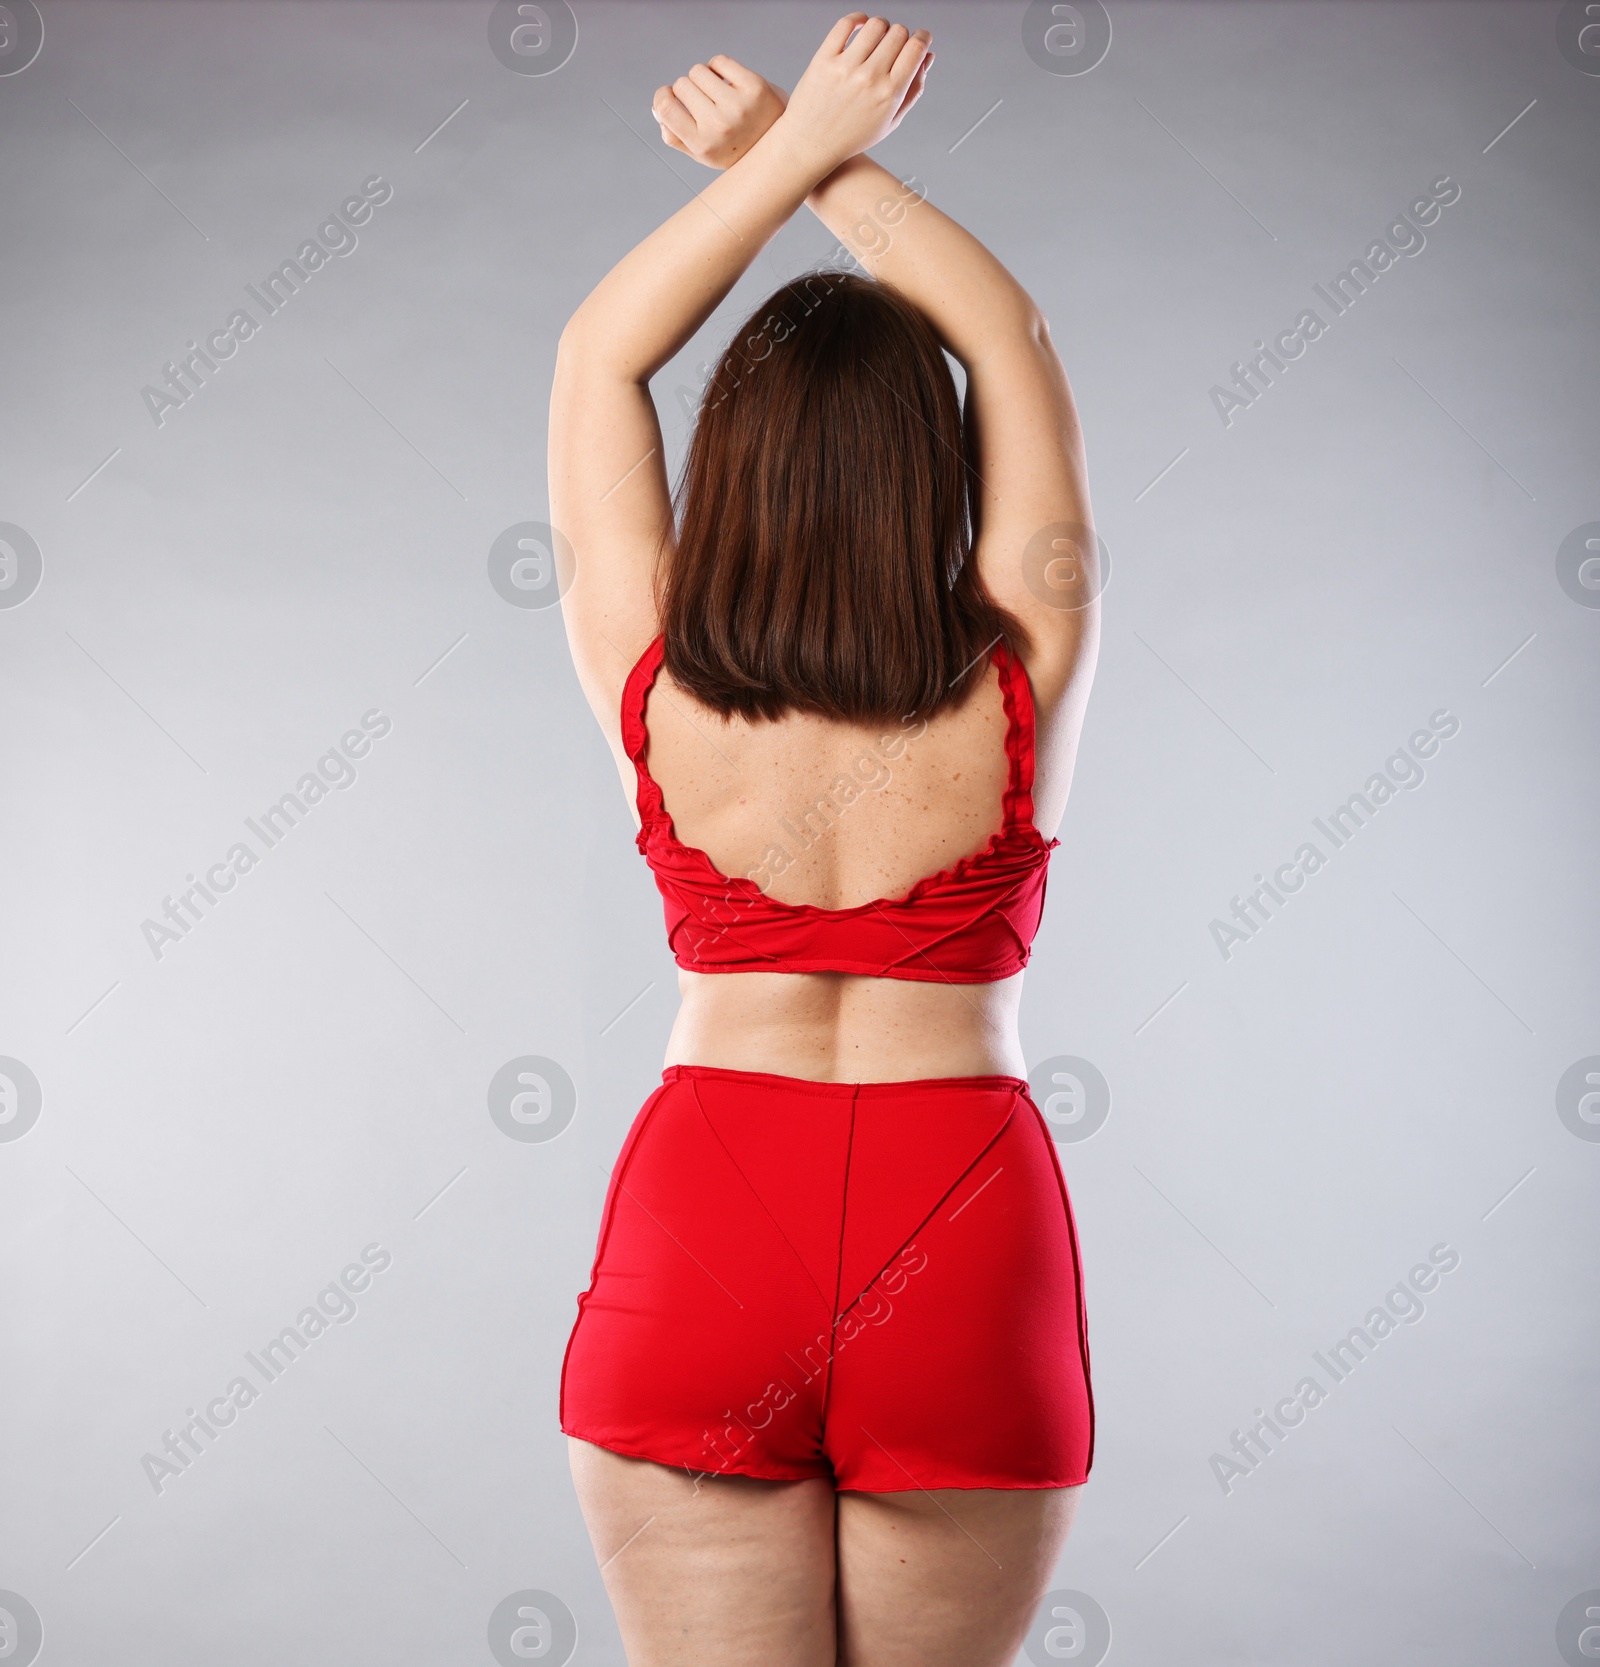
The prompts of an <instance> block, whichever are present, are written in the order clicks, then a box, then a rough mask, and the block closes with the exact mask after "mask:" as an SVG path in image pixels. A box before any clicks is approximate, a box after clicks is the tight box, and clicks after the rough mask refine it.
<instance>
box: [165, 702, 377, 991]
mask: <svg viewBox="0 0 1600 1667" xmlns="http://www.w3.org/2000/svg"><path fill="white" fill-rule="evenodd" d="M393 728H394V722H393V720H392V719H391V718H389V717H388V716H387V715H386V714H385V713H383V712H381V711H379V710H378V708H377V707H376V706H374V707H372V708H371V710H370V711H367V712H364V713H362V715H361V728H360V729H347V730H346V731H345V732H344V734H343V735H341V736H340V737H339V744H338V746H336V747H329V748H328V750H327V751H326V752H325V753H324V754H323V755H322V757H321V758H319V759H318V760H317V767H316V769H315V770H307V771H306V773H305V774H304V775H303V776H301V778H300V779H299V781H297V782H296V783H295V785H294V791H293V792H292V793H285V794H284V795H283V796H282V797H281V798H280V799H279V800H278V801H277V803H276V804H271V805H268V806H267V808H266V809H265V810H264V811H262V812H261V815H260V817H259V818H257V817H254V816H247V817H245V819H244V825H245V826H246V827H247V828H248V829H249V830H250V832H251V833H252V834H254V835H255V837H256V838H257V839H258V840H259V841H260V842H261V845H262V850H261V853H260V854H259V855H258V854H257V853H256V851H255V849H254V847H252V846H251V845H250V844H249V843H248V842H247V841H245V840H240V841H239V842H238V844H236V845H230V846H229V847H228V849H227V852H226V853H225V854H224V856H223V858H222V860H221V861H220V862H214V863H212V865H211V866H210V867H209V868H208V869H207V870H206V873H205V879H203V880H201V879H197V878H196V877H195V876H194V875H193V874H190V875H189V876H188V882H189V883H188V887H187V889H185V890H183V891H180V892H179V893H178V895H177V897H176V898H172V897H163V898H162V899H161V903H162V909H161V914H162V920H151V919H148V918H146V919H145V920H142V921H140V923H139V930H140V931H141V932H143V933H144V941H145V944H146V945H147V946H148V948H149V950H150V953H151V954H152V955H153V956H155V958H156V959H157V960H158V961H159V960H160V959H161V957H162V956H163V955H164V954H165V953H166V952H167V949H168V948H169V947H170V946H171V945H172V944H175V943H182V942H183V940H184V939H185V938H186V937H187V936H188V935H189V933H190V931H191V930H192V929H193V928H194V927H195V925H197V924H198V923H199V922H200V921H202V920H204V919H205V918H206V912H207V910H206V908H204V907H202V904H204V905H207V906H209V907H212V908H214V907H215V906H216V904H217V903H218V902H219V901H220V898H219V896H218V894H219V893H221V894H222V895H223V896H226V894H227V893H228V892H230V891H232V890H233V888H234V887H235V886H236V885H238V883H239V881H240V879H241V878H243V876H244V875H246V874H248V873H249V872H250V870H251V869H252V868H254V867H255V866H256V864H257V863H259V862H260V861H261V860H262V858H263V857H265V855H266V853H267V852H268V851H270V850H271V849H272V848H273V847H274V846H275V845H278V844H281V843H282V841H283V839H284V837H285V836H286V835H287V834H288V833H289V831H290V830H291V829H293V828H297V827H299V825H300V823H301V822H302V821H303V820H304V819H305V817H306V815H307V813H308V812H309V811H310V810H311V808H312V806H314V805H319V804H321V803H322V801H323V800H324V799H325V798H327V797H328V795H329V792H330V790H332V789H335V788H337V789H339V790H340V791H341V792H342V791H343V790H344V789H345V788H347V787H353V786H354V785H355V781H356V766H355V761H356V760H358V759H362V758H365V757H366V756H367V754H368V753H369V752H370V751H371V750H372V743H373V742H374V741H375V740H382V739H383V737H384V736H385V735H387V734H388V733H389V731H390V730H391V729H393ZM163 921H164V922H165V924H163Z"/></svg>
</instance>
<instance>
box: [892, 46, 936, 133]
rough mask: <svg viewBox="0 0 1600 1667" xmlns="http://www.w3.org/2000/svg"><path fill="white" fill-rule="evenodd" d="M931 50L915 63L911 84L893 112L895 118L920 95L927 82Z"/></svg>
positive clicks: (931, 56)
mask: <svg viewBox="0 0 1600 1667" xmlns="http://www.w3.org/2000/svg"><path fill="white" fill-rule="evenodd" d="M933 58H934V55H933V53H932V52H929V53H928V55H927V56H926V57H925V58H924V59H923V60H922V62H921V63H920V64H918V65H917V73H916V74H915V75H913V76H912V77H911V85H910V86H909V87H907V88H906V92H905V97H904V98H902V99H901V100H900V107H899V109H898V110H896V112H895V118H894V119H895V120H896V121H897V122H898V121H899V120H900V118H901V117H902V116H903V115H904V114H905V113H906V111H907V110H909V109H910V108H911V106H912V105H913V104H915V103H916V102H917V100H918V99H919V98H921V97H922V89H923V88H924V87H925V86H927V84H928V71H929V70H930V69H932V68H933Z"/></svg>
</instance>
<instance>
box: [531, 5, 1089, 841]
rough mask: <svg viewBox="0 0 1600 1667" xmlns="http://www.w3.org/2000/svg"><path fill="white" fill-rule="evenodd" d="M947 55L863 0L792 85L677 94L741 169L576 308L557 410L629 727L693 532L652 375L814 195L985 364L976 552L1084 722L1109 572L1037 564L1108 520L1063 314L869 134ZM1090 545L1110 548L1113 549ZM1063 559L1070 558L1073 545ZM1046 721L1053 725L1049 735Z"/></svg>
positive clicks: (587, 614) (969, 365) (750, 83)
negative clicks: (676, 507) (1075, 391)
mask: <svg viewBox="0 0 1600 1667" xmlns="http://www.w3.org/2000/svg"><path fill="white" fill-rule="evenodd" d="M858 26H859V27H858ZM932 61H933V54H932V52H931V50H929V47H928V38H927V33H926V31H923V30H919V31H917V32H916V33H915V34H912V33H910V32H909V31H908V30H906V29H905V28H904V26H902V25H899V24H896V25H892V26H891V25H889V24H888V23H886V22H885V21H884V20H883V19H881V18H870V19H869V18H867V17H865V15H864V14H862V13H859V12H856V13H851V14H850V15H848V16H847V17H844V18H841V19H840V20H839V22H838V23H836V24H835V25H834V27H833V29H832V30H831V31H830V32H829V35H828V37H827V39H826V40H824V42H823V44H822V46H821V48H820V49H819V50H818V52H817V54H816V56H815V57H814V58H813V59H812V61H811V63H810V65H809V66H808V67H807V69H806V72H805V74H804V75H803V76H802V77H801V80H800V82H799V83H798V84H797V86H796V87H795V90H794V93H793V94H792V95H791V96H790V97H789V98H788V99H787V101H785V100H784V98H783V95H782V94H781V93H780V92H779V91H778V90H777V89H775V88H773V87H771V86H770V85H769V84H768V83H766V82H765V81H763V80H762V79H761V77H760V76H758V75H755V74H754V73H753V72H752V71H750V70H747V69H745V68H744V67H743V66H742V65H739V64H737V63H735V62H734V61H733V60H732V59H729V58H725V57H717V58H714V59H712V61H711V63H710V64H709V65H698V64H697V65H696V66H695V67H694V68H693V69H692V70H691V71H690V72H689V74H688V75H687V76H684V77H680V78H679V80H678V81H677V82H676V83H674V85H673V86H672V87H671V88H666V87H663V88H662V89H660V90H659V91H658V93H657V95H656V99H655V103H654V110H655V114H656V117H657V120H658V122H659V123H660V124H661V128H662V134H663V138H664V139H666V141H667V142H668V143H669V144H671V145H672V146H673V147H674V148H675V149H678V150H682V151H684V152H685V153H686V154H688V155H691V156H694V157H696V159H697V160H701V161H705V162H707V163H708V164H710V165H711V166H722V167H723V172H721V173H720V174H719V175H718V177H717V178H716V179H714V180H713V181H712V182H711V184H710V185H709V186H708V187H707V188H706V189H705V190H704V191H703V192H701V194H700V195H699V196H698V197H696V198H695V199H694V200H693V201H692V202H690V203H689V204H687V205H686V206H685V207H684V208H682V209H680V210H679V211H678V212H677V213H676V214H674V215H673V216H672V217H671V218H670V219H669V220H667V221H666V222H665V223H664V224H663V225H662V226H660V227H658V228H657V230H656V231H654V232H652V233H651V234H650V236H649V237H647V238H646V239H645V240H644V241H643V242H642V243H640V244H639V245H638V246H637V247H636V248H635V249H634V250H632V251H631V253H629V254H628V255H626V256H625V257H624V258H623V259H622V260H621V261H620V262H618V264H617V265H616V266H615V267H613V268H612V270H611V271H610V272H609V273H607V275H606V276H605V277H604V278H603V279H602V280H601V281H600V283H599V284H598V285H597V286H596V288H595V289H594V290H593V291H592V293H591V294H590V295H589V297H588V298H587V299H586V300H585V301H584V302H583V304H582V305H581V306H580V307H579V308H578V310H577V312H576V313H574V314H573V316H572V319H571V320H570V321H569V323H568V325H567V327H566V330H565V331H564V332H563V334H562V338H561V345H560V349H559V352H558V354H557V361H556V375H555V384H554V388H553V390H552V395H551V408H550V459H549V461H550V505H551V522H552V524H553V525H555V526H556V527H558V528H559V529H560V530H561V532H562V533H563V534H565V536H566V537H567V539H568V540H569V541H570V542H571V544H572V546H573V550H574V553H575V557H576V577H575V579H574V582H573V585H572V588H571V590H570V591H569V592H568V594H567V596H566V598H565V603H564V606H565V613H566V619H567V630H568V636H569V639H570V641H571V644H572V650H573V656H574V660H575V663H576V665H577V669H578V675H579V678H580V681H581V682H582V684H583V686H584V690H585V693H586V694H587V695H588V697H589V700H590V702H591V704H592V705H593V706H594V707H595V710H596V714H597V716H598V717H599V718H600V721H601V724H602V726H603V727H604V728H605V729H606V732H607V735H608V736H609V737H611V738H612V741H613V746H614V747H616V746H617V745H618V741H617V738H616V722H617V720H616V716H615V714H616V710H617V700H618V698H619V697H620V693H621V687H622V682H623V680H624V678H625V677H626V675H627V671H628V667H629V666H630V665H631V664H632V662H633V660H634V659H635V658H636V657H637V656H638V654H639V653H640V652H641V651H642V649H643V648H644V647H645V645H646V644H647V643H648V642H649V641H650V639H651V638H652V637H653V636H654V635H655V631H656V618H655V609H654V602H653V583H652V581H653V575H654V571H655V564H656V562H657V560H658V559H659V557H660V556H661V554H662V553H664V552H666V551H668V550H670V540H671V532H672V522H671V501H670V492H669V488H668V483H667V477H666V466H665V461H664V458H663V454H662V444H661V430H660V424H659V421H658V419H657V416H656V410H655V405H654V402H653V401H652V399H651V397H650V391H649V382H650V378H651V377H652V376H653V375H654V374H655V373H656V372H657V371H658V370H659V369H660V368H661V367H662V366H663V365H664V364H666V363H667V362H668V360H670V359H671V358H672V357H673V355H674V354H676V353H677V352H678V351H679V350H680V349H681V348H682V347H683V346H684V344H685V343H686V342H687V341H689V339H690V338H691V337H692V336H693V335H694V333H695V331H697V330H698V329H699V328H700V326H701V325H702V324H703V323H704V322H705V320H706V319H707V318H708V317H709V316H710V314H711V313H712V311H713V310H714V309H715V308H716V307H717V306H718V304H719V303H720V302H721V301H722V299H723V298H724V297H725V296H726V295H727V294H728V292H729V290H731V289H732V287H733V285H734V284H735V283H736V282H737V281H738V279H739V278H740V277H741V276H742V275H743V273H744V272H745V271H746V270H747V269H748V267H749V266H750V264H751V262H752V261H754V259H755V257H756V255H757V254H758V253H759V252H760V250H761V249H762V248H763V247H764V246H765V245H766V243H767V242H768V240H769V239H770V238H772V237H773V236H774V235H775V234H776V232H777V231H778V230H779V228H780V227H781V226H782V225H783V224H784V223H785V222H786V221H787V220H788V219H789V218H790V217H791V216H792V215H793V214H794V213H795V211H796V210H797V209H798V208H799V207H800V206H801V204H802V203H804V204H806V205H808V206H809V207H810V208H811V209H812V211H813V212H814V213H815V214H816V215H817V217H818V218H819V219H820V220H822V222H823V223H824V224H825V225H826V226H827V227H828V229H829V230H830V231H831V232H832V233H833V234H834V235H835V236H836V237H837V238H838V239H839V241H840V242H841V243H843V244H844V245H845V247H846V248H848V249H849V250H850V251H851V253H852V254H853V255H854V256H855V257H856V258H857V259H858V260H859V261H860V262H861V263H862V264H863V265H864V266H865V267H866V268H867V270H868V271H869V272H870V273H871V274H872V276H873V277H874V278H877V279H880V280H882V281H884V282H887V283H890V284H892V285H894V286H895V288H897V289H898V290H900V291H901V292H902V293H903V294H904V295H905V296H906V297H907V298H908V299H909V300H910V301H911V302H912V303H913V304H914V305H915V306H916V307H917V308H918V309H919V310H920V311H921V312H922V313H923V314H924V316H926V317H927V318H928V320H929V321H930V323H931V324H932V326H933V328H934V330H935V332H936V333H937V335H938V337H939V339H940V341H941V343H942V344H943V346H944V347H945V349H946V350H947V351H948V352H949V353H950V355H951V356H952V357H953V358H954V359H956V360H957V361H958V362H959V363H960V364H961V365H962V367H963V368H964V370H965V372H966V376H967V405H966V419H967V422H968V424H969V426H970V428H971V431H972V434H973V438H974V441H975V454H976V466H977V473H978V476H979V479H980V482H981V485H980V500H981V501H980V529H979V535H978V540H977V546H976V550H975V557H976V559H977V561H978V563H979V569H980V572H981V573H982V575H983V578H984V581H985V583H986V584H987V586H988V588H989V590H990V592H991V593H992V594H993V595H994V597H995V599H996V600H997V601H999V602H1000V603H1002V604H1003V605H1004V606H1006V607H1008V608H1010V609H1011V610H1012V611H1013V612H1014V613H1015V614H1016V615H1017V616H1018V617H1019V618H1020V619H1021V620H1022V622H1023V623H1024V625H1025V626H1026V627H1027V628H1028V629H1029V631H1030V633H1031V635H1032V637H1033V648H1032V651H1031V652H1030V654H1029V656H1028V670H1029V673H1030V676H1031V678H1032V681H1033V685H1034V690H1035V694H1036V696H1037V698H1038V702H1039V707H1040V717H1041V720H1042V723H1041V728H1042V730H1045V729H1048V728H1049V727H1051V724H1052V720H1053V719H1056V718H1060V719H1065V720H1066V722H1065V725H1064V728H1063V729H1060V730H1058V733H1060V738H1061V739H1062V740H1063V741H1066V740H1067V739H1068V736H1069V734H1070V736H1071V737H1072V738H1075V735H1076V730H1077V721H1076V720H1077V717H1078V715H1079V714H1080V713H1081V706H1082V701H1083V698H1084V696H1085V695H1086V694H1087V685H1088V679H1089V675H1090V673H1091V672H1092V667H1093V660H1094V648H1095V642H1096V637H1097V631H1098V611H1097V605H1096V603H1095V602H1094V600H1093V595H1092V593H1093V591H1094V590H1095V589H1097V585H1096V583H1095V581H1094V577H1093V574H1092V570H1091V571H1087V572H1084V573H1082V574H1081V575H1080V578H1079V580H1078V582H1077V588H1076V589H1074V588H1073V586H1072V584H1071V583H1068V584H1067V585H1066V586H1065V587H1063V589H1062V590H1061V591H1060V592H1059V593H1058V594H1052V592H1051V590H1050V588H1049V586H1047V585H1041V583H1040V580H1039V571H1037V570H1042V568H1043V567H1044V565H1045V563H1044V562H1041V561H1040V560H1039V557H1038V549H1037V546H1038V543H1039V540H1038V536H1037V535H1039V534H1040V532H1041V530H1042V529H1045V528H1047V527H1049V526H1051V525H1052V524H1061V523H1070V524H1074V525H1076V526H1079V527H1083V528H1087V527H1088V525H1089V524H1090V522H1091V513H1090V508H1089V497H1088V488H1087V484H1086V480H1085V470H1084V456H1083V443H1082V436H1081V433H1080V431H1079V427H1078V421H1077V414H1076V411H1075V409H1074V405H1073V399H1072V393H1071V390H1070V388H1069V386H1068V383H1067V378H1066V374H1065V372H1064V371H1063V369H1062V367H1061V362H1060V359H1059V358H1058V357H1057V355H1056V352H1055V349H1054V347H1053V346H1052V344H1051V341H1050V335H1049V330H1048V327H1047V325H1046V322H1045V319H1044V317H1043V315H1042V314H1041V312H1040V311H1039V309H1038V307H1037V306H1036V305H1035V304H1034V302H1033V301H1032V299H1031V298H1030V297H1029V296H1028V294H1027V293H1026V291H1025V290H1024V289H1023V288H1022V286H1021V285H1020V284H1019V283H1018V282H1017V281H1016V279H1015V278H1013V277H1012V275H1011V274H1010V273H1009V272H1008V271H1007V270H1006V269H1005V267H1004V266H1003V265H1001V263H1000V262H999V261H998V260H996V259H995V257H994V256H993V255H992V254H991V253H990V252H989V251H988V250H987V249H986V248H985V247H984V246H983V244H981V243H980V242H979V241H978V240H977V239H976V238H975V237H973V236H972V235H971V234H970V233H969V232H967V231H965V230H964V229H963V228H962V227H961V226H959V225H957V224H956V222H955V221H953V220H951V219H950V218H949V217H948V216H947V215H945V214H942V213H941V212H940V211H939V210H938V209H937V208H935V207H934V206H933V205H932V204H931V203H929V202H927V201H926V200H925V199H923V198H921V197H920V196H919V195H917V194H916V193H913V192H908V191H907V190H906V189H905V188H903V187H902V186H901V184H900V182H899V181H897V180H896V179H895V178H894V176H893V175H892V174H890V173H889V172H887V170H885V169H883V168H882V167H880V166H879V165H878V164H877V163H876V162H873V161H871V160H870V159H869V158H868V157H867V156H866V155H865V154H863V153H864V152H865V150H866V149H867V148H868V147H869V146H870V145H872V144H875V143H876V142H877V141H878V140H879V139H881V138H883V137H884V136H885V135H886V134H887V133H889V132H891V131H893V129H894V127H895V126H896V125H898V123H899V121H900V119H901V117H902V116H903V115H904V114H905V113H906V112H907V111H908V110H909V109H910V107H911V105H912V104H914V103H915V102H916V99H917V98H918V96H920V94H921V91H922V88H923V86H924V84H925V82H926V79H927V75H928V71H929V68H930V66H931V64H932ZM1030 541H1031V546H1030ZM1045 542H1046V544H1047V545H1048V543H1049V538H1048V535H1047V536H1046V540H1045ZM1046 554H1047V556H1048V551H1047V552H1046ZM1071 559H1072V560H1080V562H1081V560H1082V559H1087V560H1090V561H1092V552H1085V551H1076V552H1074V555H1073V557H1072V558H1071ZM1057 567H1058V570H1060V571H1070V562H1069V564H1068V567H1067V568H1062V567H1061V564H1060V563H1059V562H1058V563H1057ZM1074 602H1076V603H1077V605H1071V604H1073V603H1074ZM1063 603H1067V604H1068V605H1065V606H1064V605H1062V604H1063ZM1041 739H1042V740H1043V741H1044V742H1045V744H1046V745H1047V746H1048V745H1049V737H1048V734H1043V735H1042V736H1041ZM1042 785H1043V783H1042V782H1041V786H1042ZM1063 798H1064V793H1063ZM1041 808H1043V807H1041Z"/></svg>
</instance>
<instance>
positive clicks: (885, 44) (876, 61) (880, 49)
mask: <svg viewBox="0 0 1600 1667" xmlns="http://www.w3.org/2000/svg"><path fill="white" fill-rule="evenodd" d="M863 32H864V31H863ZM910 38H911V31H910V30H909V29H908V28H907V27H906V26H905V24H903V23H890V24H888V25H886V26H885V28H884V31H883V34H882V35H881V36H880V37H879V39H878V43H877V45H876V46H874V47H873V49H872V50H871V52H869V53H868V54H867V63H868V65H869V66H870V67H871V68H872V69H875V70H879V71H885V70H888V71H890V72H892V70H893V67H894V64H895V60H896V59H897V58H898V57H899V56H900V52H901V49H902V48H903V47H904V46H905V44H906V42H907V41H908V40H909V39H910ZM907 79H908V80H909V79H910V76H909V72H908V75H907Z"/></svg>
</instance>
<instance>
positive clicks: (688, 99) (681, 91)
mask: <svg viewBox="0 0 1600 1667" xmlns="http://www.w3.org/2000/svg"><path fill="white" fill-rule="evenodd" d="M696 67H697V68H704V67H705V66H704V65H697V66H696ZM672 90H673V92H675V93H676V94H677V95H678V101H679V102H680V103H681V104H682V105H683V107H684V109H685V110H687V111H688V112H689V114H690V115H691V116H693V117H694V119H695V120H696V121H697V122H703V121H706V120H708V119H709V118H710V117H712V116H714V115H715V114H716V113H717V107H716V105H715V104H713V103H712V102H711V100H710V99H709V98H707V97H706V95H705V94H704V93H703V92H701V91H700V89H699V88H698V87H697V86H696V85H695V84H694V82H692V81H691V80H690V79H689V77H688V76H687V75H680V76H679V77H678V79H677V80H676V81H674V82H673V83H672Z"/></svg>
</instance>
